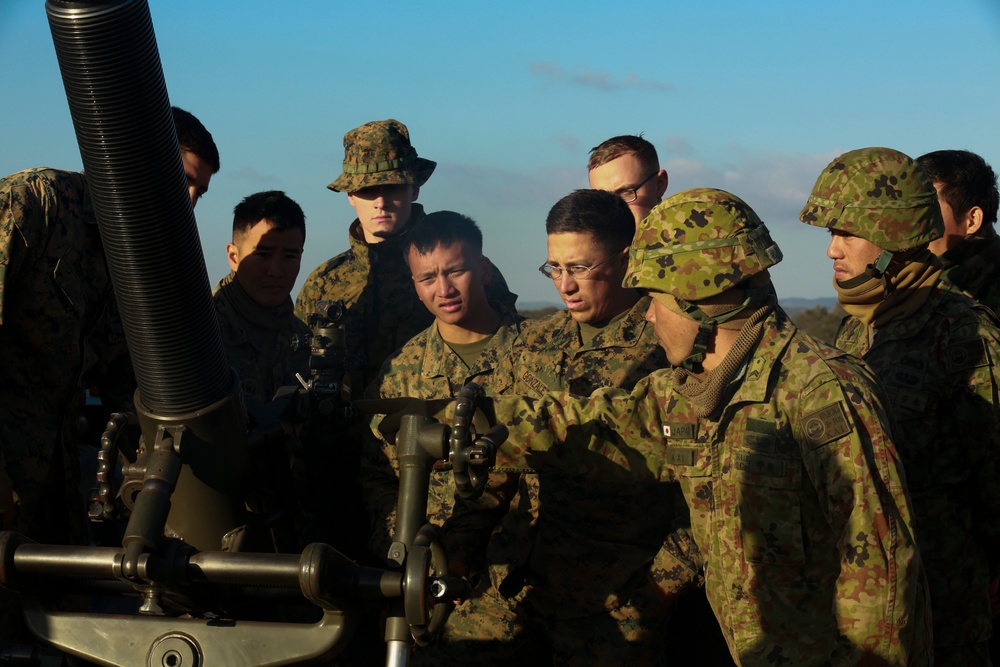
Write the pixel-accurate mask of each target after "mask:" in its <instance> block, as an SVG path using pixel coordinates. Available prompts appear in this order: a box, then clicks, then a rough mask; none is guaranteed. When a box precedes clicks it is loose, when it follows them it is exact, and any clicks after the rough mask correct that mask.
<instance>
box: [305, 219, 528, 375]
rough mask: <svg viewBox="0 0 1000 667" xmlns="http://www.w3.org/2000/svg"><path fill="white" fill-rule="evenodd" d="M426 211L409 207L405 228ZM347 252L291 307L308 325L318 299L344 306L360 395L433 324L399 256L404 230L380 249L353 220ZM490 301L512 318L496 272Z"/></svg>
mask: <svg viewBox="0 0 1000 667" xmlns="http://www.w3.org/2000/svg"><path fill="white" fill-rule="evenodd" d="M423 217H424V209H423V207H422V206H421V205H420V204H413V209H412V212H411V213H410V221H409V223H408V225H407V228H410V227H411V226H412V225H417V224H420V221H421V220H422V218H423ZM348 237H349V239H350V243H351V249H350V250H348V251H346V252H343V253H341V254H339V255H337V256H336V257H334V258H333V259H331V260H329V261H327V262H324V263H323V264H320V265H319V266H318V267H317V268H316V269H315V270H314V271H313V272H312V273H311V274H309V277H308V278H307V279H306V282H305V284H304V285H303V286H302V290H301V291H300V292H299V296H298V299H297V300H296V304H295V314H296V315H297V316H298V317H299V319H301V320H303V321H306V318H307V317H308V315H309V313H311V312H313V309H314V306H315V304H316V302H317V301H319V300H321V299H330V300H338V299H339V300H343V301H344V306H345V311H344V316H343V318H342V320H341V322H342V323H343V325H344V329H345V332H346V336H347V346H348V350H349V352H350V353H351V354H354V355H356V356H358V357H360V358H361V359H362V363H361V369H360V370H359V372H358V377H354V378H352V381H351V385H352V388H353V389H354V390H355V391H362V390H364V388H365V387H366V386H367V385H368V384H369V383H370V382H371V381H372V380H374V379H375V377H376V376H377V375H378V371H379V369H380V368H381V366H382V363H383V362H384V361H385V360H386V359H388V358H389V355H390V354H392V353H393V352H395V351H396V350H398V349H399V348H400V347H402V346H403V344H404V343H406V342H407V341H408V340H410V339H411V338H413V337H414V336H416V335H417V334H418V333H420V332H421V331H423V330H424V329H426V328H427V327H428V326H429V325H430V324H431V323H432V322H433V320H434V318H433V317H432V316H431V314H430V313H429V312H428V311H427V309H426V308H424V304H422V303H420V299H418V298H417V292H416V290H414V288H413V278H412V277H411V275H410V267H409V266H408V265H407V263H406V258H405V257H404V255H403V251H404V249H405V248H406V230H405V229H404V230H403V231H402V232H401V233H399V234H397V235H396V236H393V237H391V238H388V239H386V240H384V241H382V242H381V243H374V244H368V243H365V241H364V235H363V234H362V229H361V222H360V221H359V220H355V221H354V222H353V223H352V224H351V228H350V232H349V234H348ZM486 295H487V297H488V298H489V299H490V301H492V302H495V303H497V304H499V305H501V306H502V307H503V308H505V309H507V310H510V311H512V312H514V311H515V310H516V308H515V305H514V302H515V301H516V300H517V295H515V294H513V293H511V292H510V291H509V290H508V289H507V283H506V282H505V281H504V279H503V276H502V275H501V274H500V270H499V269H497V268H496V267H493V277H492V279H491V281H490V283H489V284H488V285H487V286H486Z"/></svg>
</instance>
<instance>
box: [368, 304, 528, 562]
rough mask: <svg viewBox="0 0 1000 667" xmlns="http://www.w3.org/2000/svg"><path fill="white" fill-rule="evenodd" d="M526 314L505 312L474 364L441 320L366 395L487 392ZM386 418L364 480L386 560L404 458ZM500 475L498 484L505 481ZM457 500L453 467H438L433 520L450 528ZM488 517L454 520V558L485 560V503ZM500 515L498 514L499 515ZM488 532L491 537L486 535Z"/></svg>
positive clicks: (431, 500)
mask: <svg viewBox="0 0 1000 667" xmlns="http://www.w3.org/2000/svg"><path fill="white" fill-rule="evenodd" d="M522 319H523V318H522V317H520V316H518V315H515V314H511V313H506V312H505V313H504V314H503V317H502V319H501V321H500V326H499V328H498V329H497V331H496V333H494V334H493V337H492V338H491V339H490V341H489V343H488V345H487V347H486V348H485V349H484V350H483V351H482V352H481V353H480V355H479V358H478V359H477V360H476V363H475V365H474V366H473V367H472V368H469V367H467V366H466V365H465V362H463V361H462V359H461V357H459V356H458V354H457V353H455V351H454V350H452V349H451V348H450V347H449V346H448V344H447V343H446V342H445V341H444V339H443V338H441V334H440V333H438V328H437V322H431V325H430V326H429V327H427V328H426V329H424V330H423V331H422V332H420V333H419V334H417V335H416V336H414V337H413V338H412V339H410V340H409V341H408V342H407V343H406V345H404V346H403V347H402V348H401V349H400V350H398V351H397V352H396V353H395V354H393V355H392V356H391V357H389V358H388V359H386V361H385V363H384V364H383V365H382V370H381V372H380V373H379V376H378V377H377V378H376V379H375V381H374V382H373V383H372V384H371V385H370V386H369V387H368V389H367V390H366V398H373V399H374V398H400V397H406V396H409V397H413V398H447V397H455V396H458V393H459V392H460V391H461V389H462V387H464V386H465V385H466V384H468V383H469V382H475V383H477V384H479V385H480V386H482V387H483V388H484V389H485V390H486V391H488V392H489V391H492V389H493V377H494V372H495V371H496V369H497V364H498V360H499V357H500V350H503V349H504V348H505V347H506V346H507V344H508V342H509V340H510V339H512V338H513V337H515V336H516V335H517V332H518V329H519V328H520V326H521V325H520V322H521V320H522ZM381 420H382V416H381V415H376V416H375V417H374V418H373V419H372V422H371V427H372V436H371V437H370V438H367V439H366V441H365V443H364V446H363V449H362V453H361V483H362V491H363V493H364V498H365V507H366V509H367V511H368V514H369V519H370V521H371V525H372V536H371V541H370V548H371V550H372V553H374V554H376V555H377V556H379V557H382V558H385V557H386V555H387V554H388V552H389V546H390V545H391V544H392V540H393V531H394V527H395V524H396V503H397V501H398V497H399V461H398V458H397V454H396V447H395V445H393V444H389V443H388V442H387V441H386V440H385V439H384V438H382V437H380V435H379V434H378V424H379V422H381ZM501 476H503V475H502V473H494V475H493V477H494V480H495V481H494V483H497V484H500V483H502V481H501V480H500V479H498V477H501ZM454 503H455V485H454V483H453V482H452V476H451V472H450V470H445V469H443V468H441V467H439V466H437V467H435V469H434V471H433V472H432V473H431V477H430V487H429V489H428V497H427V520H428V521H429V522H430V523H433V524H434V525H436V526H445V525H446V524H445V522H446V521H447V520H448V518H449V517H450V516H451V514H452V509H453V507H454ZM483 509H484V510H487V511H486V512H484V514H485V516H480V517H477V519H478V520H480V521H483V522H485V523H484V524H482V525H467V526H458V525H455V524H454V523H451V524H448V530H447V532H446V534H445V544H446V547H447V550H448V558H449V560H452V561H459V562H462V563H469V562H472V561H474V560H477V559H481V558H482V551H483V549H484V548H485V539H484V538H485V537H488V535H489V527H490V526H491V523H490V520H491V517H492V516H493V515H492V513H491V512H490V511H489V510H490V508H487V507H485V506H484V507H483ZM494 518H495V517H494ZM484 531H485V535H484V534H483V533H484Z"/></svg>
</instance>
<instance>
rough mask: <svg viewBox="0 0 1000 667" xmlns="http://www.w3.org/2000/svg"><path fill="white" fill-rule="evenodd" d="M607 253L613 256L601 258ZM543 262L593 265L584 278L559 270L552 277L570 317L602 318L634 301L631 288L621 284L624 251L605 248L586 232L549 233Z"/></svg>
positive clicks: (596, 320) (592, 321)
mask: <svg viewBox="0 0 1000 667" xmlns="http://www.w3.org/2000/svg"><path fill="white" fill-rule="evenodd" d="M609 255H613V256H612V257H611V259H609V260H608V261H606V262H605V261H604V260H606V259H608V257H609ZM601 262H604V263H603V264H602V263H601ZM546 263H547V264H551V265H552V266H557V267H567V266H593V267H595V268H594V269H593V270H592V271H591V272H590V274H589V275H588V276H587V277H586V278H579V277H573V276H570V275H568V274H567V273H566V272H563V274H562V275H561V276H560V277H559V278H554V279H553V280H552V283H553V285H555V288H556V290H557V291H558V292H559V296H560V297H562V300H563V302H564V303H565V304H566V308H567V309H569V314H570V317H572V318H573V319H574V320H576V321H577V322H582V323H584V324H598V323H600V322H605V321H607V320H609V319H611V318H612V317H614V316H615V315H618V314H619V313H623V312H625V311H626V310H628V309H629V308H631V307H632V304H634V303H635V298H636V297H635V291H634V290H631V289H628V288H625V287H622V280H623V279H624V278H625V269H626V268H627V266H628V254H627V251H625V250H618V251H616V252H610V251H608V250H607V249H605V248H604V246H603V245H602V244H601V243H599V242H598V240H597V239H596V238H595V237H594V235H593V234H591V233H590V232H563V233H560V234H549V236H548V260H547V262H546ZM597 265H599V266H597Z"/></svg>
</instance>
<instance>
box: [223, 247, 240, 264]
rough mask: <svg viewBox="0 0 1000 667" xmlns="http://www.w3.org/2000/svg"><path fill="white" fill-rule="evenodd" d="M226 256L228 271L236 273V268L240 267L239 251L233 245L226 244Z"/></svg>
mask: <svg viewBox="0 0 1000 667" xmlns="http://www.w3.org/2000/svg"><path fill="white" fill-rule="evenodd" d="M226 256H227V258H228V259H229V270H230V271H236V267H237V266H239V265H240V249H239V248H238V247H237V246H236V244H235V243H227V244H226Z"/></svg>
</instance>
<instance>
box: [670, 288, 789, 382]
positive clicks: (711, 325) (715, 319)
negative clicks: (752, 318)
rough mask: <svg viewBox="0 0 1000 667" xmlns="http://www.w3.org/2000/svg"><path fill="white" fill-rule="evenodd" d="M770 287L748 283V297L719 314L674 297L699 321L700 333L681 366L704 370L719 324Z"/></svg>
mask: <svg viewBox="0 0 1000 667" xmlns="http://www.w3.org/2000/svg"><path fill="white" fill-rule="evenodd" d="M769 289H770V287H769V285H768V286H757V285H748V286H747V287H746V298H745V299H743V302H742V303H741V304H739V305H738V306H736V307H735V308H733V309H732V310H727V311H726V312H724V313H721V314H719V315H708V314H707V313H705V311H703V310H702V309H701V308H699V307H698V306H697V304H695V303H692V302H691V301H685V300H684V299H682V298H680V297H674V298H675V299H677V304H678V305H679V306H680V307H681V310H683V311H684V313H685V314H686V315H687V316H688V317H690V318H691V319H693V320H696V321H697V322H698V333H697V334H695V337H694V345H692V346H691V354H689V355H688V356H687V357H686V358H685V359H684V361H682V362H681V368H683V369H685V370H687V371H690V372H691V373H701V372H702V370H704V368H703V366H702V364H703V363H704V361H705V352H706V351H707V350H708V345H709V343H711V342H712V334H714V333H715V330H716V328H717V327H718V325H720V324H722V323H724V322H728V321H729V320H731V319H733V318H734V317H736V316H737V315H739V314H740V313H742V312H743V311H744V310H746V308H747V306H749V305H750V304H751V303H754V302H755V301H757V300H759V299H760V298H761V297H763V296H766V295H767V294H768V290H769Z"/></svg>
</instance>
